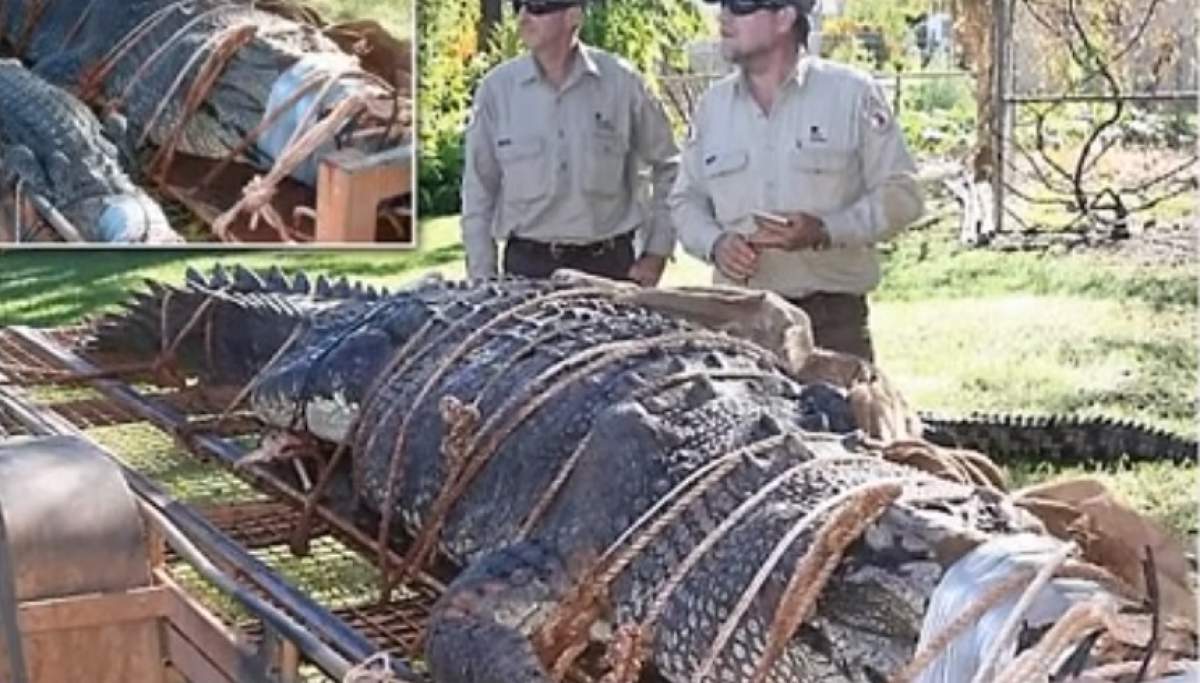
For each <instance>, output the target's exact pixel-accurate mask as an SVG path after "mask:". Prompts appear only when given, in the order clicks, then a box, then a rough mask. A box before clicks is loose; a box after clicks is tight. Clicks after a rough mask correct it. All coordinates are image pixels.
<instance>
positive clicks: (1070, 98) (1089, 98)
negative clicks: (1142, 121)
mask: <svg viewBox="0 0 1200 683" xmlns="http://www.w3.org/2000/svg"><path fill="white" fill-rule="evenodd" d="M1118 101H1121V102H1198V101H1200V91H1196V90H1182V91H1172V92H1161V93H1127V94H1124V93H1123V94H1118V95H1083V94H1065V95H1050V94H1045V95H1042V94H1034V95H1010V96H1008V97H1006V98H1005V102H1007V103H1009V104H1059V103H1069V102H1118Z"/></svg>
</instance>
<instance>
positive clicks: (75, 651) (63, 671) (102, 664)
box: [25, 619, 165, 683]
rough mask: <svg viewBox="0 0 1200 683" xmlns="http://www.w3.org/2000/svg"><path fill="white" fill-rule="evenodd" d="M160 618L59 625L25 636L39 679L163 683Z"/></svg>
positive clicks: (42, 682)
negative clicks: (81, 626) (70, 625)
mask: <svg viewBox="0 0 1200 683" xmlns="http://www.w3.org/2000/svg"><path fill="white" fill-rule="evenodd" d="M160 626H161V623H160V621H159V620H158V619H145V620H142V621H130V622H124V623H118V624H109V625H107V626H96V627H90V628H74V629H58V630H54V631H44V632H41V633H37V634H33V635H30V636H28V637H26V638H25V651H26V652H27V653H28V660H29V677H30V680H31V681H36V683H78V682H79V681H88V683H130V682H131V681H137V682H138V683H163V679H164V676H165V672H164V667H163V658H162V644H161V634H160Z"/></svg>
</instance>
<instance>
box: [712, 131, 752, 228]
mask: <svg viewBox="0 0 1200 683" xmlns="http://www.w3.org/2000/svg"><path fill="white" fill-rule="evenodd" d="M749 175H750V153H749V152H748V151H746V150H744V149H727V150H720V151H715V152H706V153H705V155H704V180H705V182H707V183H708V191H709V195H710V196H711V197H712V203H713V210H714V211H715V212H716V216H717V222H719V223H721V224H722V225H726V226H732V225H734V224H736V223H739V222H741V221H742V219H744V218H746V217H747V216H748V215H750V202H751V201H752V200H753V195H754V193H753V192H752V191H751V188H750V187H749V182H748V178H749Z"/></svg>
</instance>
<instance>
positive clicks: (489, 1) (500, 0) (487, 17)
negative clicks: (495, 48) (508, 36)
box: [479, 0, 504, 50]
mask: <svg viewBox="0 0 1200 683" xmlns="http://www.w3.org/2000/svg"><path fill="white" fill-rule="evenodd" d="M503 18H504V0H479V49H480V50H483V49H484V48H486V47H487V42H488V39H490V38H491V37H492V29H493V28H495V27H496V26H497V25H498V24H499V23H500V21H501V20H502V19H503Z"/></svg>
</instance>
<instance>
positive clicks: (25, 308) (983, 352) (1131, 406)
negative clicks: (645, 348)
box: [0, 218, 1200, 533]
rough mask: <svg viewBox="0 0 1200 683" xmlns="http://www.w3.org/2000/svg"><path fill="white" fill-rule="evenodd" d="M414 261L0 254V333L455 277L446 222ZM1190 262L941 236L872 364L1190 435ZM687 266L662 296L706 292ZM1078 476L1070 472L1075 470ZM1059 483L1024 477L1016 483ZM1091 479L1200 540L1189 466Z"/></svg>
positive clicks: (963, 393)
mask: <svg viewBox="0 0 1200 683" xmlns="http://www.w3.org/2000/svg"><path fill="white" fill-rule="evenodd" d="M421 227H422V232H421V246H420V248H419V249H418V250H415V251H408V252H403V251H391V250H389V251H375V250H363V251H282V252H280V251H276V252H244V251H207V252H194V251H193V252H187V251H92V252H73V253H69V254H68V253H40V252H39V253H35V252H11V253H7V254H4V255H3V256H0V324H5V325H11V324H28V325H35V326H52V325H61V324H65V323H71V322H76V321H78V320H80V319H81V318H82V317H83V316H85V315H87V314H89V313H93V312H95V311H97V310H102V309H105V308H109V307H112V306H114V305H115V304H116V303H117V302H118V301H119V300H120V299H121V298H122V297H123V296H124V294H125V292H127V291H128V290H129V289H130V288H131V287H134V286H136V285H137V284H138V282H139V281H140V280H141V279H142V278H156V279H164V280H168V281H175V282H178V281H179V280H181V279H182V278H183V274H184V271H185V269H186V268H187V267H189V266H190V267H194V268H198V269H201V270H204V269H207V268H209V267H211V266H212V265H213V264H215V263H218V262H220V263H225V264H227V265H228V264H232V263H244V264H246V265H248V266H252V267H266V266H270V265H279V266H280V267H281V268H283V269H284V270H288V271H294V270H296V269H301V268H303V269H306V270H310V271H316V272H324V273H328V274H331V275H346V276H348V277H351V278H359V279H362V280H364V281H367V282H371V283H377V284H386V283H397V282H401V281H404V280H408V279H411V278H414V277H417V276H419V275H421V274H425V273H428V272H432V271H437V272H440V273H442V274H444V275H446V276H447V277H461V276H462V275H463V272H464V271H463V262H462V258H463V252H462V246H461V244H460V243H459V239H458V224H457V219H456V218H438V219H432V220H427V221H424V222H423V223H422V226H421ZM1193 268H1194V266H1191V267H1188V266H1174V267H1166V266H1164V267H1155V268H1147V267H1135V266H1130V265H1128V264H1125V263H1122V262H1119V261H1116V260H1114V259H1113V258H1111V257H1105V256H1099V255H1095V254H1060V255H1046V254H1030V253H1022V254H998V253H993V252H986V251H963V250H960V249H959V248H957V247H956V246H954V241H953V236H952V234H951V227H950V226H949V225H943V226H940V227H939V226H935V227H934V228H929V229H926V230H923V231H919V232H913V233H909V234H906V235H905V236H903V237H902V238H901V239H900V240H898V241H897V242H895V243H894V244H891V245H889V246H888V254H887V260H886V275H885V281H884V284H883V286H882V287H881V288H880V290H879V292H878V293H877V295H876V296H874V297H873V298H872V331H873V334H874V337H875V340H876V348H877V349H878V354H879V363H880V365H881V366H882V368H883V369H884V370H885V372H887V373H888V374H889V375H890V376H891V377H892V378H893V380H894V381H896V382H897V383H898V385H899V386H900V387H901V388H902V389H903V390H904V391H905V393H906V395H907V396H908V397H909V399H910V402H911V403H913V404H914V405H916V406H917V407H919V408H922V409H930V410H940V411H946V412H967V411H971V410H991V411H1026V412H1038V413H1046V412H1064V413H1072V414H1102V415H1111V416H1116V417H1124V418H1131V419H1136V420H1139V421H1142V422H1146V423H1149V424H1152V425H1156V426H1159V427H1163V428H1166V429H1170V430H1172V431H1174V432H1177V433H1185V434H1194V433H1195V390H1196V379H1197V351H1196V346H1195V331H1196V329H1197V292H1196V285H1195V275H1194V272H1193V270H1192V269H1193ZM708 277H709V274H708V268H707V267H706V266H705V265H704V264H702V263H700V262H698V261H696V260H694V259H691V258H690V257H687V256H686V255H682V254H680V256H679V258H677V259H676V261H675V262H674V263H672V265H671V266H670V268H669V269H668V272H667V276H666V278H665V284H667V285H681V284H702V283H705V282H707V281H708ZM1077 473H1078V471H1073V472H1069V473H1067V474H1077ZM1059 474H1060V473H1057V472H1050V471H1047V470H1046V469H1045V468H1040V469H1039V468H1037V467H1032V466H1031V467H1030V468H1029V469H1028V470H1027V471H1023V472H1021V473H1018V477H1017V479H1018V481H1026V480H1029V479H1031V478H1033V479H1045V478H1047V477H1050V476H1058V475H1059ZM1100 476H1102V478H1104V479H1106V480H1107V481H1109V482H1110V483H1111V484H1113V486H1114V487H1115V488H1117V489H1118V490H1119V491H1121V492H1122V493H1123V494H1125V495H1126V496H1127V497H1129V498H1130V499H1131V500H1133V501H1134V502H1135V503H1136V504H1137V505H1138V506H1139V507H1141V508H1143V509H1146V510H1150V511H1152V512H1153V513H1154V514H1155V515H1156V516H1157V517H1159V518H1160V519H1163V520H1165V521H1167V522H1168V523H1170V524H1171V526H1172V527H1173V528H1174V529H1176V530H1177V531H1179V532H1180V533H1190V532H1194V531H1195V528H1196V511H1195V491H1196V490H1197V485H1198V484H1200V478H1198V476H1197V470H1196V468H1182V469H1181V468H1171V467H1165V468H1164V467H1159V466H1150V465H1146V466H1139V467H1136V468H1133V469H1131V470H1126V471H1121V472H1115V473H1114V472H1106V473H1103V474H1101V475H1100Z"/></svg>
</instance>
